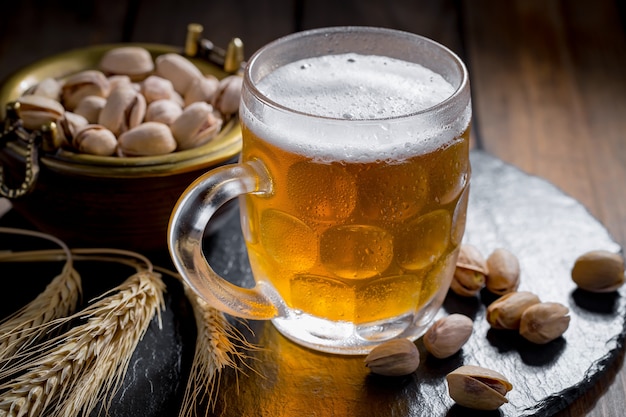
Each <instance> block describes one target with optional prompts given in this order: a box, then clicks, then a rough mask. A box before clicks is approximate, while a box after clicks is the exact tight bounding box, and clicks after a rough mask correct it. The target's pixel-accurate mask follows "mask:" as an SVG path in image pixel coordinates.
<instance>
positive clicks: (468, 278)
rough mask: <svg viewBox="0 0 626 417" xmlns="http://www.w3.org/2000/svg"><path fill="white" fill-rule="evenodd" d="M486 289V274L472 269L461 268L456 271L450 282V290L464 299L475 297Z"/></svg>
mask: <svg viewBox="0 0 626 417" xmlns="http://www.w3.org/2000/svg"><path fill="white" fill-rule="evenodd" d="M484 287H485V274H483V273H482V272H478V271H473V270H471V269H465V268H459V267H457V268H456V269H455V270H454V276H453V278H452V281H451V282H450V289H451V290H452V291H453V292H454V293H456V294H458V295H460V296H463V297H473V296H475V295H476V294H478V293H479V292H480V290H482V289H483V288H484Z"/></svg>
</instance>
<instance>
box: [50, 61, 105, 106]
mask: <svg viewBox="0 0 626 417" xmlns="http://www.w3.org/2000/svg"><path fill="white" fill-rule="evenodd" d="M110 91H111V86H110V84H109V80H108V79H107V78H106V76H105V75H104V74H103V73H102V72H100V71H97V70H86V71H81V72H79V73H76V74H74V75H72V76H70V77H69V78H68V79H67V80H65V83H64V84H63V87H62V88H61V102H62V103H63V105H64V106H65V109H66V110H69V111H73V110H74V109H75V108H76V106H77V105H78V103H80V101H81V100H82V99H83V98H85V97H87V96H99V97H107V96H108V95H109V92H110Z"/></svg>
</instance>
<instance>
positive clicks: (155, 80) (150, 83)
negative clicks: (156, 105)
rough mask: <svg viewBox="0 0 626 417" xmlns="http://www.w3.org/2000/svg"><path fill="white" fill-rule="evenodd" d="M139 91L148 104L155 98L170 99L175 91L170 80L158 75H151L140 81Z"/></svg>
mask: <svg viewBox="0 0 626 417" xmlns="http://www.w3.org/2000/svg"><path fill="white" fill-rule="evenodd" d="M141 93H142V94H143V96H144V97H145V98H146V103H148V104H150V103H152V102H153V101H156V100H162V99H167V100H169V99H171V98H172V97H173V96H174V95H175V94H178V93H176V91H174V86H173V85H172V82H171V81H170V80H166V79H165V78H163V77H159V76H158V75H151V76H149V77H148V78H146V79H145V80H143V82H142V83H141Z"/></svg>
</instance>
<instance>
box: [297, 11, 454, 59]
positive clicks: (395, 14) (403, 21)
mask: <svg viewBox="0 0 626 417" xmlns="http://www.w3.org/2000/svg"><path fill="white" fill-rule="evenodd" d="M302 2H303V4H302V17H303V19H302V22H301V27H302V29H311V28H316V27H322V26H350V25H363V26H379V27H389V28H393V29H399V30H405V31H408V32H413V33H417V34H419V35H423V36H426V37H428V38H431V39H433V40H436V41H437V42H440V43H442V44H443V45H446V46H447V47H449V48H450V49H452V50H453V51H455V52H456V53H458V54H460V55H463V46H462V42H461V39H460V36H459V30H458V28H459V16H458V13H457V7H456V5H455V2H454V1H453V0H442V1H429V0H386V1H379V0H344V1H336V0H302Z"/></svg>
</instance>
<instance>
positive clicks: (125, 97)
mask: <svg viewBox="0 0 626 417" xmlns="http://www.w3.org/2000/svg"><path fill="white" fill-rule="evenodd" d="M146 107H147V106H146V99H145V98H144V97H143V95H141V93H139V92H137V91H136V90H135V89H134V88H133V87H132V86H129V85H123V86H120V87H118V88H116V89H115V90H113V91H111V94H110V95H109V98H108V99H107V102H106V104H105V105H104V107H103V108H102V110H101V111H100V115H99V117H98V123H99V124H101V125H102V126H104V127H106V128H107V129H109V130H110V131H111V132H113V134H115V136H119V135H120V134H122V133H124V132H126V131H127V130H129V129H132V128H133V127H135V126H138V125H139V124H140V123H141V122H142V121H143V119H144V117H145V115H146Z"/></svg>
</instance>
